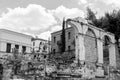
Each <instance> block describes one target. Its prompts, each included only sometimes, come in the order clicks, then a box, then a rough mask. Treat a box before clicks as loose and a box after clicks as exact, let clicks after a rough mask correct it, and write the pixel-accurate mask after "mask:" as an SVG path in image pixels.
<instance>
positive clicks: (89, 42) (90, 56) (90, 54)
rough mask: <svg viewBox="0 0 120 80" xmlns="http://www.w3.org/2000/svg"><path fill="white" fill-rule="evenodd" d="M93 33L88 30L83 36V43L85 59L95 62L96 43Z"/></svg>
mask: <svg viewBox="0 0 120 80" xmlns="http://www.w3.org/2000/svg"><path fill="white" fill-rule="evenodd" d="M93 37H95V35H94V33H93V32H92V31H91V30H88V31H87V33H86V36H85V37H84V44H85V61H90V62H96V61H97V56H98V55H97V47H96V46H97V45H96V39H95V38H93Z"/></svg>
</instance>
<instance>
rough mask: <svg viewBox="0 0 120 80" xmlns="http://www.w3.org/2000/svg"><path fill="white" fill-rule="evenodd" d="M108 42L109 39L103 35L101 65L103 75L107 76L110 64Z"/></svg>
mask: <svg viewBox="0 0 120 80" xmlns="http://www.w3.org/2000/svg"><path fill="white" fill-rule="evenodd" d="M110 42H111V40H110V38H109V37H108V36H106V35H105V36H104V38H103V65H104V70H105V75H108V66H109V64H110V59H109V55H110V52H109V48H110Z"/></svg>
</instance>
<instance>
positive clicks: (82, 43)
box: [78, 35, 85, 61]
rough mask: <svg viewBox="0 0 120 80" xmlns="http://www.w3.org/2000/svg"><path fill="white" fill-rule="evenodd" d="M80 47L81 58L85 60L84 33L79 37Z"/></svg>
mask: <svg viewBox="0 0 120 80" xmlns="http://www.w3.org/2000/svg"><path fill="white" fill-rule="evenodd" d="M78 39H79V40H78V42H79V47H78V53H79V60H80V61H85V46H84V37H83V35H79V37H78Z"/></svg>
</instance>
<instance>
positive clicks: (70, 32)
mask: <svg viewBox="0 0 120 80" xmlns="http://www.w3.org/2000/svg"><path fill="white" fill-rule="evenodd" d="M74 35H75V32H74V28H73V27H69V28H66V29H65V51H66V52H68V51H73V50H75V38H74ZM51 37H52V38H51V39H52V40H51V43H52V44H51V46H52V51H53V52H54V53H57V52H58V53H59V52H61V51H60V47H61V45H62V44H61V42H62V41H61V40H62V30H60V31H57V32H53V33H52V34H51Z"/></svg>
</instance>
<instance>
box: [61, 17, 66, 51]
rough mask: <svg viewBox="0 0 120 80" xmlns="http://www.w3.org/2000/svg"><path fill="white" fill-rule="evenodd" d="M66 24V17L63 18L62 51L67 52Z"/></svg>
mask: <svg viewBox="0 0 120 80" xmlns="http://www.w3.org/2000/svg"><path fill="white" fill-rule="evenodd" d="M65 25H66V22H65V18H64V19H63V24H62V39H61V41H62V50H61V51H62V52H65Z"/></svg>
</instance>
